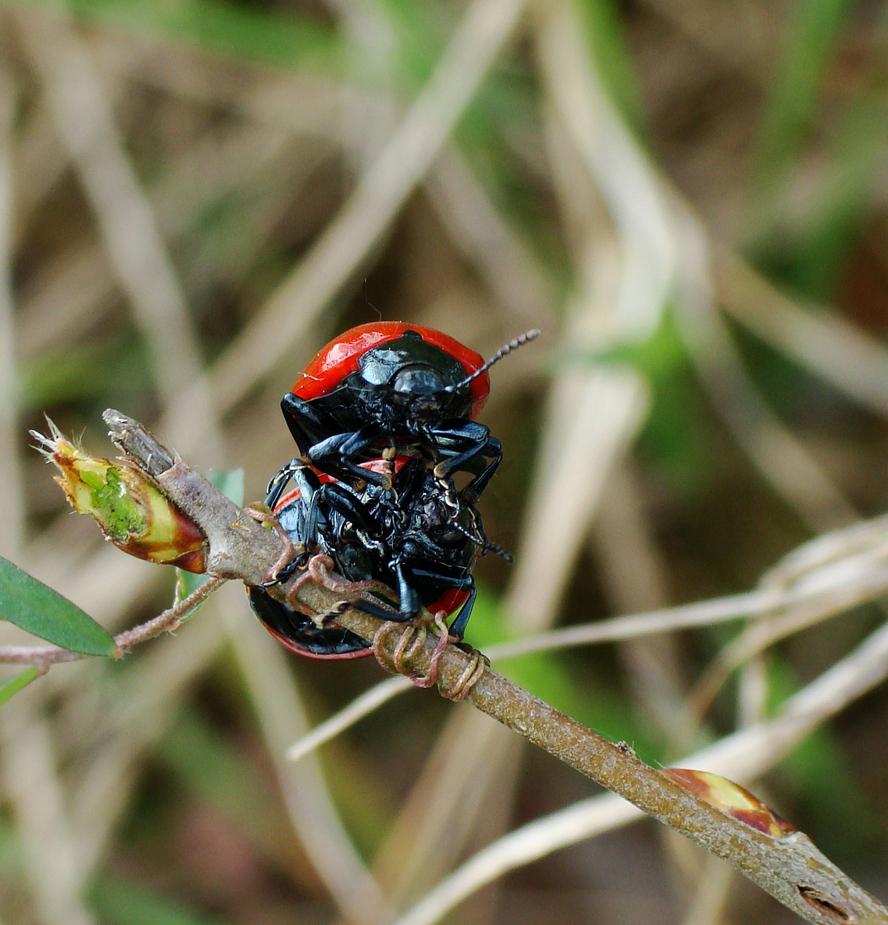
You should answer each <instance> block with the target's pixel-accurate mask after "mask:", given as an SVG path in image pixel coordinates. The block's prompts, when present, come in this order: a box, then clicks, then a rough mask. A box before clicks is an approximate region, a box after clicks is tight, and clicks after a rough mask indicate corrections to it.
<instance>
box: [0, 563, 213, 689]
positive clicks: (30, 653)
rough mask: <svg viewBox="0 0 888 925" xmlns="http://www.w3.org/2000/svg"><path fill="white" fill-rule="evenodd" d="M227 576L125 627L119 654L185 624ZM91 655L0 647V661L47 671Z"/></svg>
mask: <svg viewBox="0 0 888 925" xmlns="http://www.w3.org/2000/svg"><path fill="white" fill-rule="evenodd" d="M225 580H226V579H224V578H219V577H216V576H213V577H210V578H208V579H207V580H206V581H205V582H204V583H203V584H202V585H201V586H200V587H199V588H197V589H195V590H194V591H192V592H191V594H189V595H188V596H187V597H185V598H183V599H182V600H181V601H178V602H177V603H175V604H174V605H173V606H172V607H169V608H168V609H167V610H165V611H163V613H161V614H158V615H157V616H156V617H153V618H152V619H151V620H147V621H146V622H145V623H142V624H140V625H139V626H134V627H133V628H132V629H128V630H124V631H123V632H122V633H118V634H117V635H116V636H115V637H114V641H115V642H116V643H117V657H120V656H122V655H124V654H125V653H127V652H129V650H130V649H132V648H133V647H134V646H137V645H138V644H139V643H142V642H147V641H148V640H149V639H155V638H156V637H157V636H160V635H162V634H163V633H171V632H173V631H174V630H176V629H178V628H179V627H180V626H181V625H182V620H183V619H184V617H185V615H186V614H187V613H188V612H189V611H190V610H193V609H194V608H195V607H197V605H198V604H200V603H202V602H203V601H204V600H206V598H208V597H209V596H210V595H211V594H212V593H213V592H214V591H215V590H216V588H218V587H219V586H220V585H222V584H224V583H225ZM85 658H92V656H89V655H83V654H82V653H81V652H72V651H71V650H70V649H63V648H61V647H60V646H0V662H2V663H6V664H21V665H36V666H37V667H38V668H40V670H41V671H46V670H47V669H48V668H49V666H50V665H55V664H58V663H60V662H77V661H80V660H81V659H85Z"/></svg>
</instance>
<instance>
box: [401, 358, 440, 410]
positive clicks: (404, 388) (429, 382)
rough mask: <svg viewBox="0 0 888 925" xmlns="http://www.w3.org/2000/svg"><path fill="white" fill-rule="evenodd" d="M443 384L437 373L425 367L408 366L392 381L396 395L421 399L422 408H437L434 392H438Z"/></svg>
mask: <svg viewBox="0 0 888 925" xmlns="http://www.w3.org/2000/svg"><path fill="white" fill-rule="evenodd" d="M443 387H444V382H443V380H442V379H441V377H440V376H439V375H438V373H437V372H436V371H435V370H433V369H429V368H428V367H427V366H408V367H407V368H406V369H402V370H400V371H399V372H398V375H397V376H395V378H394V380H393V381H392V388H393V389H394V390H395V394H396V395H403V396H404V397H409V398H414V399H416V398H419V399H421V404H422V406H423V407H437V404H438V401H437V396H436V395H435V393H436V392H440V391H441V389H443Z"/></svg>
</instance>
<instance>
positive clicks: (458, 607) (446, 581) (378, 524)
mask: <svg viewBox="0 0 888 925" xmlns="http://www.w3.org/2000/svg"><path fill="white" fill-rule="evenodd" d="M361 470H362V471H364V472H368V473H372V474H378V473H382V474H388V476H389V477H390V478H391V480H392V488H391V489H389V490H386V489H383V488H381V487H379V486H377V485H374V484H373V483H372V482H369V481H368V482H367V483H366V484H365V486H364V488H363V489H362V490H355V489H352V488H350V487H348V486H347V485H345V484H344V483H342V482H339V481H336V480H334V479H332V478H331V477H330V476H326V475H325V474H323V473H321V474H319V473H317V472H316V471H315V470H313V469H311V468H309V467H307V466H304V465H302V466H300V465H298V464H297V465H296V466H289V467H286V468H285V469H283V470H282V471H281V473H279V474H278V476H276V477H275V479H273V480H272V485H271V486H270V488H271V491H270V494H269V501H270V502H271V505H270V506H271V507H272V509H273V510H274V512H275V514H276V516H277V518H278V521H279V523H280V524H281V526H282V527H283V529H284V530H285V531H286V533H287V535H288V536H289V537H290V539H291V541H292V542H293V545H294V559H293V561H292V563H291V565H290V566H288V567H286V568H285V570H284V573H283V574H281V575H279V576H276V579H277V578H281V579H282V578H285V577H287V574H288V573H289V572H290V571H291V570H292V569H293V568H297V567H300V566H301V567H304V566H305V565H306V564H307V562H308V558H309V557H310V555H312V554H315V553H321V554H323V555H325V556H327V557H328V558H329V559H330V560H331V562H332V566H333V570H334V571H335V572H337V573H338V574H339V575H341V576H342V577H343V578H345V579H346V580H347V581H348V582H354V583H360V582H368V581H369V582H378V583H380V584H381V585H384V586H386V587H391V588H393V589H395V590H396V591H397V593H398V598H399V600H398V603H397V605H395V604H393V602H392V601H391V600H390V599H389V598H388V597H386V596H384V595H383V594H381V593H379V592H374V596H375V597H378V599H379V600H380V604H379V605H375V604H374V603H373V602H372V601H362V602H359V603H358V604H357V605H356V606H359V607H360V608H361V609H362V610H364V611H365V612H368V613H371V614H373V615H375V616H379V617H384V618H386V619H389V620H409V619H411V618H412V617H414V616H415V615H416V614H417V613H418V612H419V609H420V607H421V606H424V607H427V608H428V609H429V610H431V611H433V612H438V611H443V612H444V613H445V614H447V615H448V616H449V615H452V614H456V618H455V619H454V621H453V623H452V625H451V628H450V633H451V635H452V636H455V637H457V638H461V637H462V634H463V631H464V629H465V625H466V623H467V622H468V619H469V616H470V614H471V610H472V604H473V603H474V599H475V586H474V581H473V579H472V569H473V566H474V560H475V557H476V555H477V554H478V551H479V550H481V551H486V549H487V548H489V546H490V544H488V543H487V541H486V539H485V537H484V533H483V529H482V527H481V524H480V520H479V518H478V514H477V511H476V510H475V509H474V507H472V506H471V505H467V504H465V503H464V502H462V500H461V499H460V498H459V496H458V495H456V494H454V493H450V492H448V493H445V492H443V491H442V489H441V483H440V482H439V480H438V479H437V478H436V477H435V476H434V474H433V473H432V472H431V470H429V469H428V468H426V466H425V464H424V463H423V462H422V461H421V460H418V459H410V458H408V457H405V456H400V457H397V458H396V459H394V460H392V461H387V460H383V459H378V460H372V461H370V462H368V463H365V464H364V465H363V466H362V467H361ZM289 479H292V480H293V483H294V485H295V486H296V487H295V488H294V489H293V490H291V491H290V492H288V493H286V494H283V495H282V496H281V497H279V499H278V500H275V495H281V486H282V485H283V484H285V483H286V482H287V481H288V480H289ZM392 495H394V498H395V500H394V502H393V501H392V497H391V496H392ZM454 505H455V506H454ZM249 594H250V603H251V605H252V607H253V610H254V611H255V612H256V614H257V615H258V616H259V618H260V619H261V620H262V622H263V623H264V624H265V626H266V627H267V628H268V629H269V631H270V632H271V633H272V635H273V636H275V638H276V639H277V640H278V641H279V642H281V643H283V644H284V645H285V646H287V648H289V649H292V650H293V651H295V652H299V653H300V654H302V655H308V656H310V657H313V658H355V657H358V656H362V655H368V654H369V653H370V643H369V642H367V641H366V640H365V639H363V638H361V637H360V636H357V635H356V634H354V633H352V632H350V631H349V630H346V629H342V628H340V627H337V626H335V625H324V626H318V625H317V623H316V621H315V620H314V619H313V618H312V617H310V616H309V615H307V614H304V613H301V612H299V611H297V610H294V609H293V608H292V607H289V606H288V605H286V604H282V603H280V602H279V601H277V600H275V599H273V598H272V597H271V596H270V595H269V594H268V592H267V591H266V590H265V589H264V588H255V587H254V588H250V591H249ZM383 604H384V605H387V607H383V606H382V605H383ZM393 606H397V608H398V609H397V611H393V610H392V607H393Z"/></svg>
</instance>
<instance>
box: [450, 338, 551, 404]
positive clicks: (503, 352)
mask: <svg viewBox="0 0 888 925" xmlns="http://www.w3.org/2000/svg"><path fill="white" fill-rule="evenodd" d="M539 336H540V331H539V328H533V329H532V330H530V331H525V332H524V333H523V334H522V335H520V337H516V338H514V340H510V341H509V343H507V344H503V346H502V347H500V348H499V350H497V352H496V353H495V354H494V355H493V356H492V357H491V358H490V359H489V360H488V361H487V362H486V363H484V365H483V366H479V367H478V369H476V370H475V372H473V373H472V374H471V376H466V378H465V379H463V380H462V382H457V383H456V384H455V385H448V386H446V387H445V388H443V389H441V391H442V392H455V391H456V390H457V389H462V388H465V386H467V385H468V384H469V383H470V382H472V380H474V379H477V378H478V377H479V376H481V375H483V374H484V373H486V372H487V370H488V369H490V367H491V366H493V364H494V363H498V362H499V361H500V360H501V359H502V358H503V357H506V356H508V355H509V354H510V353H512V352H513V351H515V350H517V349H518V348H519V347H523V346H524V345H525V344H526V343H529V342H530V341H532V340H536V339H537V338H538V337H539Z"/></svg>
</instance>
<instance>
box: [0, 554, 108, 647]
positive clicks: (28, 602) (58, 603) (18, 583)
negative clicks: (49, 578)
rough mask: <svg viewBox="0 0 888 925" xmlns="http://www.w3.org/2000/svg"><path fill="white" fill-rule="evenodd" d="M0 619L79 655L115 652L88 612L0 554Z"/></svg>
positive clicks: (101, 629) (105, 634)
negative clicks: (0, 556)
mask: <svg viewBox="0 0 888 925" xmlns="http://www.w3.org/2000/svg"><path fill="white" fill-rule="evenodd" d="M0 619H2V620H7V621H8V622H9V623H12V624H14V625H15V626H18V627H20V628H21V629H23V630H27V631H28V632H29V633H33V634H34V635H35V636H39V637H40V638H41V639H45V640H47V642H51V643H53V644H54V645H57V646H61V647H62V648H63V649H68V650H70V651H71V652H80V653H82V654H83V655H115V654H116V653H117V643H116V642H114V639H113V638H112V637H111V636H109V635H108V633H107V632H105V630H104V629H103V628H102V627H101V626H99V624H98V623H96V621H95V620H93V618H92V617H91V616H89V614H86V613H84V612H83V611H82V610H81V609H80V608H79V607H78V606H77V605H76V604H72V603H71V601H69V600H68V599H67V598H64V597H62V595H61V594H59V593H58V592H56V591H53V590H52V588H49V587H47V586H46V585H45V584H43V582H41V581H37V579H36V578H32V577H31V576H30V575H29V574H28V573H27V572H23V571H22V570H21V569H20V568H18V566H16V565H13V564H12V563H11V562H9V561H8V560H6V559H3V558H0Z"/></svg>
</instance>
